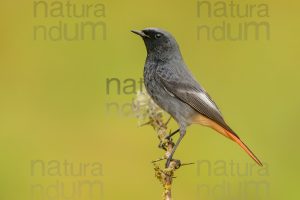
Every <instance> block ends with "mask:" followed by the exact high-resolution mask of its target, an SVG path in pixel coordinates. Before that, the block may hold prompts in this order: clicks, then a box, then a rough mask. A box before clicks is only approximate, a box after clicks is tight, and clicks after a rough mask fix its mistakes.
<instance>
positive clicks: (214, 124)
mask: <svg viewBox="0 0 300 200" xmlns="http://www.w3.org/2000/svg"><path fill="white" fill-rule="evenodd" d="M132 32H133V33H135V34H137V35H139V36H141V37H142V38H143V40H144V43H145V45H146V49H147V58H146V63H145V67H144V82H145V87H146V90H147V92H148V93H149V95H150V96H151V98H152V99H153V100H154V102H155V103H156V104H157V105H159V106H160V107H161V108H162V109H164V110H165V111H167V112H168V113H169V114H170V115H171V116H172V117H173V118H174V119H175V120H176V122H177V123H178V125H179V132H180V137H179V139H178V140H177V142H176V144H175V146H174V148H173V151H172V153H171V155H170V156H169V157H168V159H167V162H166V166H167V167H168V166H169V163H170V161H171V160H172V157H173V154H174V152H175V151H176V148H177V147H178V145H179V143H180V141H181V140H182V138H183V137H184V135H185V133H186V128H187V126H189V125H191V124H201V125H204V126H208V127H211V128H213V129H214V130H216V131H217V132H219V133H221V134H222V135H224V136H225V137H227V138H229V139H231V140H233V141H235V142H236V143H237V144H239V145H240V146H241V147H242V148H243V149H244V150H245V151H246V152H247V154H248V155H249V156H250V157H251V158H252V159H253V160H254V161H255V162H256V163H258V164H259V165H261V166H262V163H261V162H260V160H259V159H258V158H257V157H256V156H255V155H254V154H253V153H252V151H251V150H250V149H249V148H248V147H247V146H246V145H245V144H244V143H243V142H242V141H241V139H240V138H239V136H238V135H237V134H236V133H235V132H234V131H233V130H232V129H231V128H230V127H229V126H228V125H227V124H226V122H225V121H224V119H223V117H222V114H221V112H220V110H219V108H218V107H217V105H216V104H215V102H214V101H213V100H212V98H211V97H210V96H209V95H208V93H207V92H206V91H205V90H204V88H203V87H201V85H200V84H199V83H198V82H197V81H196V79H195V78H194V77H193V75H192V74H191V72H190V71H189V70H188V68H187V66H186V64H185V63H184V60H183V58H182V56H181V53H180V50H179V46H178V44H177V42H176V40H175V39H174V37H173V36H172V35H171V34H170V33H168V32H167V31H164V30H162V29H159V28H146V29H143V30H142V31H135V30H133V31H132ZM176 132H178V130H177V131H176ZM174 133H175V132H174Z"/></svg>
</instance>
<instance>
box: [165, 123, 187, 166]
mask: <svg viewBox="0 0 300 200" xmlns="http://www.w3.org/2000/svg"><path fill="white" fill-rule="evenodd" d="M185 133H186V131H185V129H180V136H179V138H178V140H177V142H176V144H175V146H174V147H173V149H172V151H171V154H170V156H169V157H168V159H167V162H166V168H168V167H169V164H170V162H171V160H172V158H173V155H174V153H175V151H176V149H177V147H178V145H179V144H180V142H181V140H182V138H183V137H184V135H185Z"/></svg>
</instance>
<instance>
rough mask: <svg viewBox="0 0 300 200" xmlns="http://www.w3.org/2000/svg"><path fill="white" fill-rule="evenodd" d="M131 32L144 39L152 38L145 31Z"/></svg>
mask: <svg viewBox="0 0 300 200" xmlns="http://www.w3.org/2000/svg"><path fill="white" fill-rule="evenodd" d="M131 32H133V33H135V34H137V35H139V36H141V37H143V38H150V37H149V36H148V35H146V34H145V33H144V32H143V31H137V30H131Z"/></svg>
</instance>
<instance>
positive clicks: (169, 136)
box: [166, 129, 179, 140]
mask: <svg viewBox="0 0 300 200" xmlns="http://www.w3.org/2000/svg"><path fill="white" fill-rule="evenodd" d="M178 132H179V129H177V130H176V131H174V132H173V133H171V134H169V135H168V136H167V137H166V139H168V140H169V139H170V138H171V137H172V136H173V135H175V134H176V133H178Z"/></svg>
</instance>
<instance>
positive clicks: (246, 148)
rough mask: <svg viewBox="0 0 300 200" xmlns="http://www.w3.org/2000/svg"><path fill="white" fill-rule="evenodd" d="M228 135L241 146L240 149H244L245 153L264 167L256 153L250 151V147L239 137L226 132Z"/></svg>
mask: <svg viewBox="0 0 300 200" xmlns="http://www.w3.org/2000/svg"><path fill="white" fill-rule="evenodd" d="M226 133H227V135H228V137H229V138H230V139H231V140H233V141H234V142H236V143H237V144H238V145H240V147H242V148H243V149H244V151H245V152H246V153H247V154H248V155H249V156H250V157H251V158H252V159H253V160H254V161H255V162H256V163H257V164H258V165H260V166H263V164H262V163H261V161H260V160H259V159H258V158H257V157H256V156H255V155H254V153H253V152H252V151H251V150H250V149H249V147H247V145H246V144H244V143H243V142H242V140H241V139H239V138H238V137H236V136H235V135H234V134H233V133H231V132H229V131H227V130H226Z"/></svg>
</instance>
